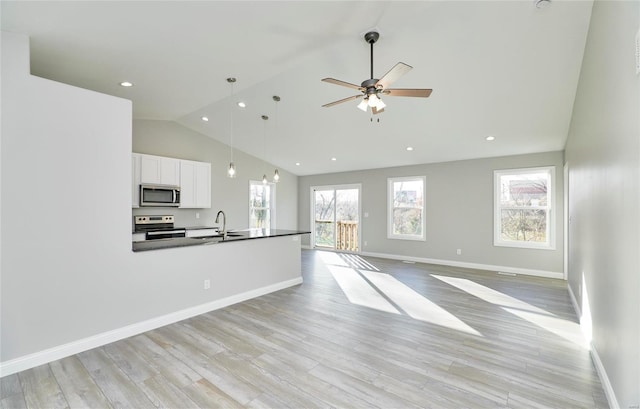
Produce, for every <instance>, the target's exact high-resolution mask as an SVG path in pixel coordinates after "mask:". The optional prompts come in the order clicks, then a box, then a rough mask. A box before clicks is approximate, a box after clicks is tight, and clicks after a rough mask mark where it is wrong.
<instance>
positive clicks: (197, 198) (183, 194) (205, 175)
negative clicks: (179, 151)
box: [180, 160, 211, 209]
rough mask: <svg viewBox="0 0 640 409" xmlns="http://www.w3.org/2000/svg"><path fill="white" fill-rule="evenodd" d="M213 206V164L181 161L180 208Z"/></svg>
mask: <svg viewBox="0 0 640 409" xmlns="http://www.w3.org/2000/svg"><path fill="white" fill-rule="evenodd" d="M210 207H211V164H210V163H207V162H195V161H191V160H181V161H180V208H182V209H189V208H191V209H204V208H210Z"/></svg>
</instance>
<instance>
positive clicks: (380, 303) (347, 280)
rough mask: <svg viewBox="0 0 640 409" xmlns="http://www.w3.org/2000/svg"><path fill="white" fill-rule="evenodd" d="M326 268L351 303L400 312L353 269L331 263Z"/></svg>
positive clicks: (395, 312) (394, 312)
mask: <svg viewBox="0 0 640 409" xmlns="http://www.w3.org/2000/svg"><path fill="white" fill-rule="evenodd" d="M327 268H328V269H329V271H330V272H331V275H333V278H334V279H335V280H336V282H337V283H338V285H339V286H340V288H341V289H342V292H344V294H345V295H346V296H347V299H349V302H351V303H352V304H356V305H361V306H363V307H369V308H373V309H376V310H379V311H384V312H390V313H393V314H400V311H398V309H397V308H395V307H394V306H393V305H391V303H390V302H389V301H387V300H386V299H385V298H384V297H383V296H382V295H380V293H378V292H377V291H376V290H375V289H374V288H373V287H371V286H370V285H369V283H367V281H366V280H365V279H364V278H362V276H361V275H360V274H358V272H357V271H355V270H354V269H352V268H349V267H341V266H331V265H329V266H327Z"/></svg>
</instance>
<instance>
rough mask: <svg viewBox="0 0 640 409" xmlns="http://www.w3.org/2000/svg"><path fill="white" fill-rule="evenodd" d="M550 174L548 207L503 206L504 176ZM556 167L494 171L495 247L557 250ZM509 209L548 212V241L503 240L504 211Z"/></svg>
mask: <svg viewBox="0 0 640 409" xmlns="http://www.w3.org/2000/svg"><path fill="white" fill-rule="evenodd" d="M544 172H547V173H548V174H549V186H548V187H547V205H546V206H502V204H501V182H500V179H501V177H503V176H512V175H526V174H532V173H544ZM555 191H556V167H555V166H539V167H533V168H517V169H500V170H494V171H493V209H494V212H493V245H494V246H496V247H515V248H525V249H536V250H555V249H556V217H555V213H556V212H555V206H556V197H555ZM508 208H515V209H525V210H546V212H547V222H546V226H547V234H546V237H547V241H546V242H544V243H542V242H533V241H514V240H504V239H503V238H502V210H503V209H508Z"/></svg>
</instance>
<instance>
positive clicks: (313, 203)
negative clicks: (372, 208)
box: [309, 183, 362, 253]
mask: <svg viewBox="0 0 640 409" xmlns="http://www.w3.org/2000/svg"><path fill="white" fill-rule="evenodd" d="M344 189H358V253H359V252H360V251H362V243H361V241H362V184H361V183H351V184H347V185H320V186H311V187H310V188H309V195H310V200H309V201H310V203H311V206H310V207H311V208H310V211H309V215H310V217H309V219H310V221H309V225H310V226H311V240H310V241H309V244H310V246H311V248H315V247H316V231H315V228H316V224H315V218H316V217H315V216H316V198H315V194H314V193H315V191H316V190H333V191H334V194H335V191H336V190H344ZM334 206H335V204H334ZM335 218H336V216H335V210H334V212H333V219H334V220H333V221H334V225H335ZM335 235H336V233H335V228H334V232H333V238H334V240H333V242H334V245H335V239H336V237H335ZM333 250H334V251H343V250H337V249H335V248H334V249H333Z"/></svg>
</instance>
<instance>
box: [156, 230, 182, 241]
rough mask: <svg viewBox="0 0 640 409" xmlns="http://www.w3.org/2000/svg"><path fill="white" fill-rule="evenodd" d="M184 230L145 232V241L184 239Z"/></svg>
mask: <svg viewBox="0 0 640 409" xmlns="http://www.w3.org/2000/svg"><path fill="white" fill-rule="evenodd" d="M186 236H187V230H186V229H173V230H152V231H148V232H147V237H146V238H147V240H158V239H172V238H176V237H186Z"/></svg>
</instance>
